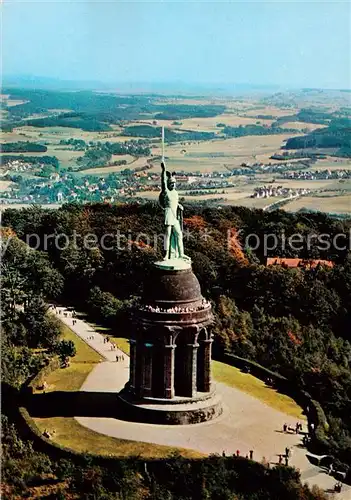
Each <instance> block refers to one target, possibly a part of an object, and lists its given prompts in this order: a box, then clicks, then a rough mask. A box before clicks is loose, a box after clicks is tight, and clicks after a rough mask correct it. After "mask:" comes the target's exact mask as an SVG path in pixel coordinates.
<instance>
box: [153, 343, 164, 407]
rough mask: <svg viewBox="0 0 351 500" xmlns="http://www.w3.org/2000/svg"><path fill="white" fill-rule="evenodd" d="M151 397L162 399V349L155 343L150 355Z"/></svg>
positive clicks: (161, 346)
mask: <svg viewBox="0 0 351 500" xmlns="http://www.w3.org/2000/svg"><path fill="white" fill-rule="evenodd" d="M152 367H153V369H152V395H153V397H155V398H163V397H164V392H165V388H164V378H165V377H164V370H165V367H164V347H163V345H161V344H159V343H157V344H154V346H153V353H152Z"/></svg>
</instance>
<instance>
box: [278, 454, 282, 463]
mask: <svg viewBox="0 0 351 500" xmlns="http://www.w3.org/2000/svg"><path fill="white" fill-rule="evenodd" d="M282 460H283V457H282V455H281V454H279V463H280V464H281V463H282Z"/></svg>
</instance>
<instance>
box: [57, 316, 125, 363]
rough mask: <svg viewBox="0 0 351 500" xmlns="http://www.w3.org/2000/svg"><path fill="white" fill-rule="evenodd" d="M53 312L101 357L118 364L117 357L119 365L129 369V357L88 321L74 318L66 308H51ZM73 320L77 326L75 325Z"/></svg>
mask: <svg viewBox="0 0 351 500" xmlns="http://www.w3.org/2000/svg"><path fill="white" fill-rule="evenodd" d="M51 310H52V312H54V313H55V314H56V315H57V317H58V318H59V319H60V320H61V321H62V322H63V323H65V324H66V325H67V326H69V327H70V329H71V330H73V331H74V333H76V334H77V335H78V337H80V338H81V339H82V340H84V341H85V342H86V343H87V344H88V345H89V346H90V347H92V348H93V349H94V350H95V351H97V352H98V353H99V354H101V356H103V357H104V358H105V359H106V360H107V361H113V362H116V356H119V357H120V358H122V359H120V360H119V361H118V363H119V364H120V365H121V368H122V366H123V367H127V368H129V357H128V356H127V355H126V354H125V353H124V352H123V351H121V350H120V349H118V348H117V347H116V345H115V344H114V343H112V342H110V341H107V342H105V340H106V337H105V336H104V335H101V333H98V332H97V331H96V330H94V328H93V327H92V326H90V325H89V324H88V323H87V322H86V321H83V320H81V319H79V318H73V317H72V312H71V311H67V309H66V308H65V307H56V308H53V307H51ZM73 320H74V321H75V324H74V325H73Z"/></svg>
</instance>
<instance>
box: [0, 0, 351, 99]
mask: <svg viewBox="0 0 351 500" xmlns="http://www.w3.org/2000/svg"><path fill="white" fill-rule="evenodd" d="M2 11H3V14H2V24H3V36H2V40H3V56H2V70H3V75H5V80H6V77H12V76H16V77H19V78H31V77H35V78H39V79H44V78H48V79H54V80H57V79H58V80H60V81H62V82H65V81H70V82H91V81H94V82H99V83H102V84H104V85H106V86H107V87H108V86H109V85H110V86H111V85H114V84H117V83H120V84H123V85H126V86H128V85H130V86H132V87H133V85H134V86H135V85H136V86H137V85H139V84H141V83H143V84H145V85H151V86H156V87H157V86H167V85H175V88H176V85H177V84H178V85H180V86H183V87H184V86H186V87H189V88H195V89H196V88H201V87H208V88H214V87H224V89H226V88H227V87H228V86H234V87H235V86H238V87H240V86H249V87H250V86H251V87H254V88H260V87H278V88H279V87H281V88H323V89H349V88H350V86H351V85H350V81H351V66H350V29H349V20H350V4H349V3H348V2H336V1H330V2H307V3H302V2H301V1H296V2H288V1H280V2H263V1H261V2H250V1H249V2H229V3H224V2H192V3H183V2H174V1H173V2H169V1H164V2H152V3H150V2H129V3H126V2H119V1H116V2H91V1H84V2H83V1H79V0H75V1H71V2H69V3H68V2H66V1H61V2H56V1H54V0H46V1H45V2H40V1H38V2H32V1H23V0H22V1H21V2H18V1H17V0H11V2H8V1H6V0H5V3H4V4H3V9H2Z"/></svg>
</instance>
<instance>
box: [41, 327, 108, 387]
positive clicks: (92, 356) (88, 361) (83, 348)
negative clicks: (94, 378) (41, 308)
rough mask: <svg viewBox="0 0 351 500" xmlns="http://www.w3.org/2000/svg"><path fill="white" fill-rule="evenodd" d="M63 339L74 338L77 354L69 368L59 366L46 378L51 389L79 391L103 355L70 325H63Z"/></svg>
mask: <svg viewBox="0 0 351 500" xmlns="http://www.w3.org/2000/svg"><path fill="white" fill-rule="evenodd" d="M61 338H62V339H64V340H72V341H73V342H74V345H75V346H76V351H77V353H76V355H75V356H74V357H73V358H71V360H70V365H69V366H68V367H67V368H58V369H57V370H54V371H53V372H51V373H50V374H49V375H48V376H47V377H46V379H45V381H46V383H47V385H48V387H47V389H46V392H49V391H77V390H79V389H80V387H81V386H82V384H83V382H84V380H85V379H86V378H87V376H88V375H89V373H90V372H91V370H92V369H93V368H94V366H95V365H96V364H97V363H100V361H101V360H102V358H101V356H100V355H99V354H98V353H97V352H96V351H94V349H92V348H91V347H89V346H88V345H87V344H86V343H85V342H84V341H83V340H81V339H80V338H79V337H78V336H77V335H76V334H75V333H74V332H73V331H72V330H71V329H70V328H68V326H66V325H62V337H61Z"/></svg>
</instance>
